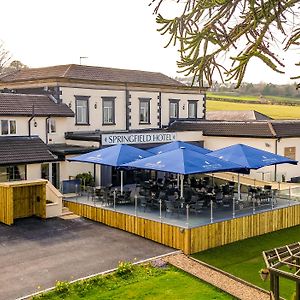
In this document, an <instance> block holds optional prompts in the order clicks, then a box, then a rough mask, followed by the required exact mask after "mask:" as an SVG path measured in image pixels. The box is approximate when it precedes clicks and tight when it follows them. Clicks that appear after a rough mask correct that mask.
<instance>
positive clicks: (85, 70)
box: [0, 64, 185, 87]
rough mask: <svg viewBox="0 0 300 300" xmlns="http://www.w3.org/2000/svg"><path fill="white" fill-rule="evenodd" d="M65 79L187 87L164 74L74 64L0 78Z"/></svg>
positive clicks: (18, 72) (1, 78)
mask: <svg viewBox="0 0 300 300" xmlns="http://www.w3.org/2000/svg"><path fill="white" fill-rule="evenodd" d="M63 78H65V79H77V80H88V81H102V82H118V83H137V84H151V85H168V86H177V87H185V85H184V84H182V83H181V82H179V81H177V80H175V79H172V78H170V77H168V76H166V75H164V74H162V73H157V72H146V71H138V70H126V69H115V68H104V67H96V66H83V65H74V64H70V65H61V66H52V67H44V68H33V69H21V70H19V71H16V72H14V73H11V74H8V75H5V76H2V77H0V83H1V82H2V83H5V82H18V81H28V80H41V79H63Z"/></svg>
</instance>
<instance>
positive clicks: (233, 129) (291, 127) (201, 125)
mask: <svg viewBox="0 0 300 300" xmlns="http://www.w3.org/2000/svg"><path fill="white" fill-rule="evenodd" d="M168 130H171V131H173V130H176V131H203V135H206V136H238V137H259V138H275V137H276V138H281V137H300V120H288V121H283V120H269V121H267V120H265V121H263V120H262V121H249V122H243V121H240V122H237V121H207V120H203V121H176V122H174V123H172V124H171V125H170V126H169V128H168Z"/></svg>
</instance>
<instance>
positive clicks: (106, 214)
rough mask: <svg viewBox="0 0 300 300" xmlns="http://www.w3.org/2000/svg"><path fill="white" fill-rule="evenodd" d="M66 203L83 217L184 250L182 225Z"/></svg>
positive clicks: (65, 203) (71, 209)
mask: <svg viewBox="0 0 300 300" xmlns="http://www.w3.org/2000/svg"><path fill="white" fill-rule="evenodd" d="M64 205H65V206H66V207H68V208H69V209H70V211H72V212H74V213H75V214H78V215H80V216H82V217H85V218H88V219H91V220H94V221H97V222H100V223H103V224H106V225H108V226H111V227H115V228H119V229H122V230H125V231H128V232H131V233H134V234H137V235H139V236H142V237H145V238H147V239H150V240H152V241H155V242H158V243H161V244H164V245H166V246H169V247H172V248H176V249H181V250H183V251H184V249H185V246H184V243H185V234H184V232H185V230H182V229H181V228H180V227H177V226H172V225H168V224H163V223H161V222H157V221H153V220H149V219H144V218H141V217H139V216H132V215H127V214H124V213H121V212H116V211H113V210H109V209H105V208H100V207H93V206H90V205H86V204H81V203H74V202H69V201H64Z"/></svg>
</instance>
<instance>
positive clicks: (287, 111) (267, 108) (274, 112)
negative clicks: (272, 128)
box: [207, 100, 300, 119]
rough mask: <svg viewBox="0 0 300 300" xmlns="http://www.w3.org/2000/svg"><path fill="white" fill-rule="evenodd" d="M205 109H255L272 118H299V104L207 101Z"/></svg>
mask: <svg viewBox="0 0 300 300" xmlns="http://www.w3.org/2000/svg"><path fill="white" fill-rule="evenodd" d="M207 110H208V111H212V110H256V111H258V112H260V113H262V114H265V115H268V116H270V117H271V118H273V119H300V106H285V105H272V104H256V103H253V104H251V103H235V102H226V101H213V100H208V101H207Z"/></svg>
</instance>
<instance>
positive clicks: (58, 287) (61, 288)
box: [54, 281, 70, 295]
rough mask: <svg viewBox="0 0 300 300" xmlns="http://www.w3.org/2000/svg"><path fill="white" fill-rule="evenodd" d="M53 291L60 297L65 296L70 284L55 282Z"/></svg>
mask: <svg viewBox="0 0 300 300" xmlns="http://www.w3.org/2000/svg"><path fill="white" fill-rule="evenodd" d="M54 291H55V292H56V293H57V294H60V295H66V294H67V293H68V292H69V291H70V282H67V281H57V282H56V284H55V288H54Z"/></svg>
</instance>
